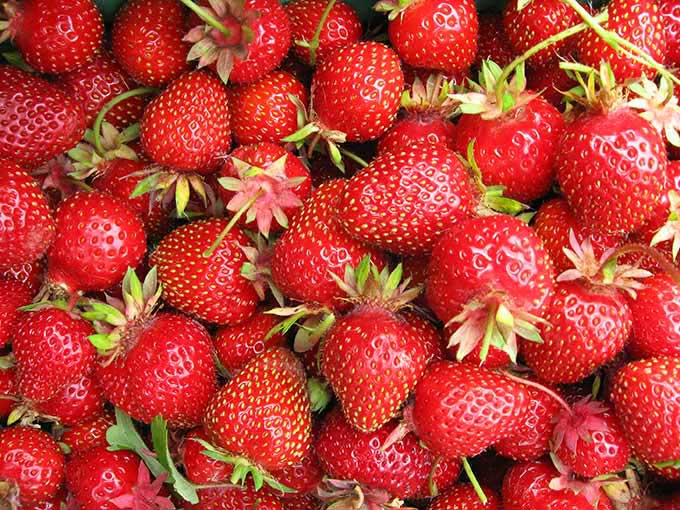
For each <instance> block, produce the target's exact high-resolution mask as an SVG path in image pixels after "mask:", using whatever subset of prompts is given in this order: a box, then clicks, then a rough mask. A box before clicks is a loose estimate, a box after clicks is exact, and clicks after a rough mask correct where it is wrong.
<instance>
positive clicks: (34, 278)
mask: <svg viewBox="0 0 680 510" xmlns="http://www.w3.org/2000/svg"><path fill="white" fill-rule="evenodd" d="M44 272H45V261H44V260H42V259H39V260H36V261H35V262H27V263H24V264H14V265H12V266H9V267H7V268H2V269H0V278H2V279H4V280H14V281H17V282H20V283H23V284H24V285H26V286H27V287H28V288H29V289H30V291H31V294H35V293H36V292H38V289H40V286H41V285H42V281H43V273H44Z"/></svg>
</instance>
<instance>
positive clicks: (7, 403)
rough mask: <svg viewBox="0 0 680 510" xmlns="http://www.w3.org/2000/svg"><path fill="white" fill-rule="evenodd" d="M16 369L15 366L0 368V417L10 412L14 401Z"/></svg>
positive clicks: (15, 394)
mask: <svg viewBox="0 0 680 510" xmlns="http://www.w3.org/2000/svg"><path fill="white" fill-rule="evenodd" d="M16 377H17V371H16V368H14V367H11V368H5V369H0V397H13V398H0V418H2V419H5V418H7V417H8V416H9V413H11V412H12V409H13V408H14V406H15V404H16V401H15V400H13V399H14V398H16V396H17V383H16Z"/></svg>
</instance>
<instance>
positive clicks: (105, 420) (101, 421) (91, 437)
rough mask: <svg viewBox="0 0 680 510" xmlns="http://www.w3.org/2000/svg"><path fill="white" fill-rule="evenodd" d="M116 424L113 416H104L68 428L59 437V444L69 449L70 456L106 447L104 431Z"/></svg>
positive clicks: (107, 412) (106, 414)
mask: <svg viewBox="0 0 680 510" xmlns="http://www.w3.org/2000/svg"><path fill="white" fill-rule="evenodd" d="M115 422H116V420H115V418H114V417H113V414H112V413H110V412H109V411H105V412H104V414H102V415H100V416H97V417H96V418H93V419H91V420H88V421H84V422H82V423H79V424H78V425H75V426H73V427H70V428H68V429H67V430H65V431H64V433H63V434H62V436H61V442H62V443H64V444H65V445H66V446H68V447H69V449H70V450H71V455H74V456H75V455H79V454H81V453H83V452H86V451H87V450H90V449H93V448H97V447H107V446H108V443H107V442H106V431H107V430H108V429H109V427H111V425H113V424H114V423H115Z"/></svg>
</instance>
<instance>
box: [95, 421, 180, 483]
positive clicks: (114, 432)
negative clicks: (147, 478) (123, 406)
mask: <svg viewBox="0 0 680 510" xmlns="http://www.w3.org/2000/svg"><path fill="white" fill-rule="evenodd" d="M106 441H107V442H108V443H109V450H111V451H118V450H129V451H133V452H135V453H136V454H137V455H139V456H140V457H141V458H142V460H143V461H144V464H146V466H147V467H148V468H149V471H151V473H153V475H154V476H160V475H162V474H166V473H167V472H166V470H165V468H164V467H163V465H162V464H161V463H160V462H158V460H157V459H156V458H155V457H153V455H151V454H150V453H149V448H148V446H147V445H146V443H145V442H144V440H143V439H142V436H140V435H139V432H137V429H136V428H135V424H134V422H133V421H132V418H130V417H129V416H128V415H127V414H126V413H125V412H123V411H121V410H120V409H118V408H116V424H115V425H112V426H111V427H109V429H108V430H107V431H106Z"/></svg>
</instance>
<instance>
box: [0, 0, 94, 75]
mask: <svg viewBox="0 0 680 510" xmlns="http://www.w3.org/2000/svg"><path fill="white" fill-rule="evenodd" d="M5 11H6V12H7V13H8V14H9V19H10V20H9V25H8V27H7V31H8V34H7V35H8V36H10V37H12V38H13V39H14V44H15V45H16V46H17V48H19V51H20V52H21V55H22V56H23V57H24V60H25V61H26V62H27V63H28V65H30V66H31V67H32V68H33V69H35V70H36V71H39V72H41V73H50V74H60V73H65V72H68V71H72V70H74V69H77V68H79V67H81V66H83V65H85V64H87V63H89V62H91V61H92V59H93V58H94V57H95V54H96V52H97V50H98V49H99V47H100V46H101V43H102V36H103V35H104V22H103V20H102V17H101V14H99V11H98V10H97V7H96V5H95V4H94V2H93V1H92V0H68V1H65V0H23V1H21V2H19V3H17V2H9V3H8V4H7V5H5ZM2 39H3V37H2V36H0V40H2Z"/></svg>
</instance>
